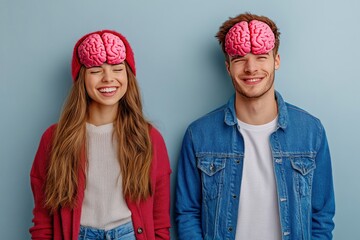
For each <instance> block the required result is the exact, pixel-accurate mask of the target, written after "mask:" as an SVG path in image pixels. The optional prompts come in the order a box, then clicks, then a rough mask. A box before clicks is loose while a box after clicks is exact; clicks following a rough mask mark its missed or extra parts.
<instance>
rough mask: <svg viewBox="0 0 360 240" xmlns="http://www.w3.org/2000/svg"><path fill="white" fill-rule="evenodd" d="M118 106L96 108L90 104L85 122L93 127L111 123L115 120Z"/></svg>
mask: <svg viewBox="0 0 360 240" xmlns="http://www.w3.org/2000/svg"><path fill="white" fill-rule="evenodd" d="M117 113H118V105H114V106H101V107H100V106H97V105H95V104H90V106H89V109H88V115H87V122H88V123H91V124H93V125H95V126H100V125H104V124H108V123H112V122H114V121H115V119H116V115H117Z"/></svg>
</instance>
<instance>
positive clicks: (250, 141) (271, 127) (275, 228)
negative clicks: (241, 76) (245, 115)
mask: <svg viewBox="0 0 360 240" xmlns="http://www.w3.org/2000/svg"><path fill="white" fill-rule="evenodd" d="M238 124H239V131H240V133H241V134H242V136H243V138H244V146H245V153H244V154H245V156H244V166H243V172H242V179H241V190H240V200H239V212H238V223H237V226H236V235H235V239H236V240H264V239H266V240H279V239H281V227H280V218H279V207H278V200H277V190H276V182H275V173H274V166H273V160H272V154H271V149H270V140H269V137H270V134H271V133H273V132H274V131H275V130H276V124H277V118H275V119H274V120H273V121H271V122H269V123H267V124H264V125H249V124H246V123H244V122H241V121H240V120H238Z"/></svg>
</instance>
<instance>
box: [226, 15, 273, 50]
mask: <svg viewBox="0 0 360 240" xmlns="http://www.w3.org/2000/svg"><path fill="white" fill-rule="evenodd" d="M274 46H275V36H274V33H273V31H272V30H271V28H270V27H269V25H267V24H266V23H264V22H261V21H258V20H252V21H250V23H247V22H245V21H242V22H239V23H237V24H235V25H234V26H233V27H232V28H230V30H229V32H228V33H227V34H226V37H225V51H226V52H227V53H228V54H229V56H236V55H239V56H245V55H246V54H248V53H253V54H257V55H258V54H265V53H268V52H270V51H271V50H272V49H273V48H274Z"/></svg>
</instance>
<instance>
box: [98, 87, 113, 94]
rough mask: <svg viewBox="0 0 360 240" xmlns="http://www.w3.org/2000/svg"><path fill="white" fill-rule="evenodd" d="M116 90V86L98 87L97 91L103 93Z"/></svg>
mask: <svg viewBox="0 0 360 240" xmlns="http://www.w3.org/2000/svg"><path fill="white" fill-rule="evenodd" d="M115 90H116V87H110V88H100V89H99V91H100V92H103V93H108V92H113V91H115Z"/></svg>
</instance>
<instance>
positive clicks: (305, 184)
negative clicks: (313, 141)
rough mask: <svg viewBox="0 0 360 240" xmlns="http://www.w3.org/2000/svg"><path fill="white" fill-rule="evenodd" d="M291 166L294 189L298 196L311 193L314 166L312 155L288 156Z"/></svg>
mask: <svg viewBox="0 0 360 240" xmlns="http://www.w3.org/2000/svg"><path fill="white" fill-rule="evenodd" d="M290 161H291V166H292V168H293V170H294V172H293V178H294V184H295V189H296V191H297V192H298V193H299V194H300V197H306V196H309V195H310V194H311V189H312V180H313V175H314V170H315V168H316V163H315V157H312V156H292V157H290Z"/></svg>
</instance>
